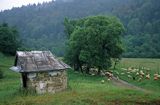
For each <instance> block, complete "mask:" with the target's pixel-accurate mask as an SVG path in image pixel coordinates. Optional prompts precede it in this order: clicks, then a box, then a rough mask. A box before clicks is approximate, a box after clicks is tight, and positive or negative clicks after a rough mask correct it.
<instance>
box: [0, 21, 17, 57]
mask: <svg viewBox="0 0 160 105" xmlns="http://www.w3.org/2000/svg"><path fill="white" fill-rule="evenodd" d="M19 43H20V41H19V39H18V31H17V30H16V29H15V28H13V27H9V26H8V24H6V23H3V24H2V25H0V52H2V53H4V54H9V55H14V54H15V52H16V50H17V49H18V47H19Z"/></svg>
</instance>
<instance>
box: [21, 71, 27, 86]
mask: <svg viewBox="0 0 160 105" xmlns="http://www.w3.org/2000/svg"><path fill="white" fill-rule="evenodd" d="M22 82H23V88H26V87H27V73H22Z"/></svg>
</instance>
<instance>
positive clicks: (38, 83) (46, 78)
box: [27, 70, 67, 94]
mask: <svg viewBox="0 0 160 105" xmlns="http://www.w3.org/2000/svg"><path fill="white" fill-rule="evenodd" d="M27 88H29V89H34V90H36V92H37V93H39V94H42V93H46V92H48V93H56V92H59V91H63V90H65V89H66V88H67V74H66V71H65V70H63V71H53V72H41V73H28V74H27Z"/></svg>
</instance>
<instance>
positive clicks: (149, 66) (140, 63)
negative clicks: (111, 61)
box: [113, 58, 160, 92]
mask: <svg viewBox="0 0 160 105" xmlns="http://www.w3.org/2000/svg"><path fill="white" fill-rule="evenodd" d="M129 68H133V69H138V71H136V72H132V71H130V72H128V69H129ZM124 69H127V70H124ZM113 71H114V70H113ZM117 71H118V72H117ZM140 71H143V72H144V74H145V75H144V77H143V78H141V80H139V78H140V76H137V75H136V73H137V72H138V73H139V72H140ZM147 73H149V74H150V79H149V80H148V79H146V75H147ZM155 73H157V74H160V59H141V58H123V59H122V60H121V61H120V63H119V64H118V65H117V70H115V71H114V74H115V75H116V76H118V77H119V78H120V79H122V80H125V81H128V82H129V83H132V84H134V85H137V86H139V87H142V88H145V89H148V90H151V91H159V92H160V80H157V81H155V80H154V74H155ZM128 75H130V76H132V77H135V80H133V78H130V77H128Z"/></svg>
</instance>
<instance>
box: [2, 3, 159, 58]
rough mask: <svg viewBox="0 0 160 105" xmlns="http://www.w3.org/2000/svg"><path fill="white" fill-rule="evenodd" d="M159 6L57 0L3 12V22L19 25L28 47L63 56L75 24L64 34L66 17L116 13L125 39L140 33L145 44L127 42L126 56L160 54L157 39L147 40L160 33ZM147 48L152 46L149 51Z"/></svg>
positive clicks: (21, 35) (155, 55) (74, 17)
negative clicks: (124, 30)
mask: <svg viewBox="0 0 160 105" xmlns="http://www.w3.org/2000/svg"><path fill="white" fill-rule="evenodd" d="M159 8H160V2H159V1H157V0H123V1H121V0H92V1H91V0H56V1H52V2H50V3H43V4H38V5H28V6H23V7H21V8H13V9H12V10H10V11H8V10H7V11H3V12H0V22H1V23H2V22H7V23H9V24H11V25H13V26H15V25H16V27H17V28H18V30H19V32H20V37H21V39H22V42H23V43H24V45H25V47H27V48H31V49H32V50H51V51H52V52H54V53H56V55H58V56H63V55H64V53H65V50H64V49H65V47H66V44H65V42H66V39H67V38H66V37H69V36H68V35H69V34H70V33H72V28H73V26H68V27H70V28H69V29H70V31H69V33H68V34H67V36H65V34H64V31H66V30H65V29H64V26H63V24H62V23H63V21H64V19H65V17H67V18H71V19H79V18H83V17H86V16H93V15H113V16H116V17H118V18H119V19H120V20H121V21H122V23H123V24H124V26H125V29H126V36H125V37H124V41H128V39H127V38H128V37H129V36H130V35H131V36H132V37H133V39H134V40H137V41H139V38H140V37H143V38H144V40H145V41H144V42H143V44H144V45H143V46H138V45H137V42H136V41H133V42H131V43H125V44H126V53H125V54H124V56H125V57H133V56H134V57H159V52H160V51H159V49H160V46H159V44H156V42H155V41H151V42H150V43H151V44H148V40H150V39H148V35H150V37H152V36H154V37H156V38H157V37H159V36H160V35H159V33H160V28H159V27H160V18H159V17H160V12H159ZM66 23H67V20H66ZM69 29H67V30H69ZM128 35H129V36H128ZM140 39H141V38H140ZM157 40H158V39H157ZM46 42H47V43H46ZM153 45H154V46H155V47H154V48H153ZM132 46H134V47H132ZM146 48H149V49H151V50H147V51H146ZM135 49H136V50H135ZM138 52H143V54H138ZM148 54H149V55H148Z"/></svg>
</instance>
